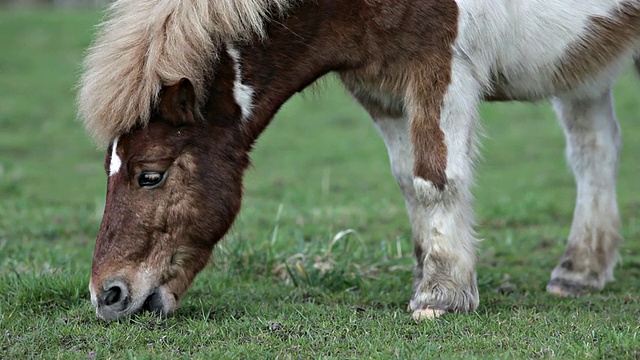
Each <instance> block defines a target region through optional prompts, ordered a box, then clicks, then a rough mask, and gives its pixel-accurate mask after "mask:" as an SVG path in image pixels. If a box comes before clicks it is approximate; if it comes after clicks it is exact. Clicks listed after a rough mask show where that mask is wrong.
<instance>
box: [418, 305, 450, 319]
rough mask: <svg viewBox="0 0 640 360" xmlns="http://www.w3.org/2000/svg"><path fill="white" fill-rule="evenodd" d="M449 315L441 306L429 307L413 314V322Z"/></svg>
mask: <svg viewBox="0 0 640 360" xmlns="http://www.w3.org/2000/svg"><path fill="white" fill-rule="evenodd" d="M446 313H447V310H446V309H443V308H441V307H439V306H427V307H426V308H425V309H420V310H416V311H414V312H413V315H412V317H413V320H415V321H416V322H421V321H422V320H425V319H427V320H433V319H437V318H439V317H440V316H442V315H444V314H446Z"/></svg>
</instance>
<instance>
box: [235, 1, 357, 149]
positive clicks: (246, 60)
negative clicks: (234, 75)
mask: <svg viewBox="0 0 640 360" xmlns="http://www.w3.org/2000/svg"><path fill="white" fill-rule="evenodd" d="M340 5H349V1H347V0H344V1H335V0H334V1H331V0H319V1H309V2H304V3H303V4H302V5H300V6H298V7H297V8H295V9H294V10H292V12H291V13H289V14H288V15H287V16H286V17H284V18H282V19H277V20H274V21H272V22H270V23H269V24H268V25H267V38H266V39H265V40H260V41H254V42H252V43H249V44H235V45H234V49H236V50H237V55H238V58H239V63H240V65H241V74H242V81H243V83H246V84H247V86H250V87H251V91H252V95H253V102H252V104H251V105H252V106H251V108H252V114H251V116H250V117H249V118H248V119H247V121H246V123H245V125H246V130H247V134H248V135H249V137H250V139H249V140H250V142H253V141H255V139H257V137H258V136H259V135H260V134H261V133H262V131H264V129H265V128H266V127H267V126H268V125H269V123H270V122H271V119H272V118H273V116H274V115H275V113H276V112H277V111H278V110H279V109H280V107H281V106H282V105H283V104H284V103H285V102H286V101H287V100H288V99H289V98H291V97H292V96H293V95H294V94H295V93H297V92H300V91H302V90H303V89H304V88H306V87H307V86H309V85H310V84H311V83H313V82H314V81H315V80H317V79H318V78H319V77H321V76H323V75H325V74H327V73H328V72H331V71H335V70H341V69H345V68H352V67H354V66H356V64H357V63H358V62H361V60H360V57H361V56H362V53H363V51H360V50H361V49H358V47H362V46H363V45H362V44H359V43H358V36H356V35H355V32H356V31H358V29H357V27H356V26H354V25H351V24H358V23H357V22H353V20H349V18H350V17H354V16H357V14H356V11H353V10H349V9H348V6H340ZM336 23H342V24H350V25H348V26H336ZM359 27H360V28H362V26H361V25H360V26H359ZM356 49H358V51H355V52H354V51H353V50H356Z"/></svg>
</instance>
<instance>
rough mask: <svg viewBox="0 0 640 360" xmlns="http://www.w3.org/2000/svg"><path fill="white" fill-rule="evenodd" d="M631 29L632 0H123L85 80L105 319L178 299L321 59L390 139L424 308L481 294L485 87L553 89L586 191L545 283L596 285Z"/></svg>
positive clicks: (321, 70) (551, 287)
mask: <svg viewBox="0 0 640 360" xmlns="http://www.w3.org/2000/svg"><path fill="white" fill-rule="evenodd" d="M639 39H640V0H546V1H539V0H528V1H520V2H513V1H510V0H395V1H390V0H314V1H305V0H300V1H296V0H216V1H211V0H182V1H164V2H159V1H155V0H120V1H116V2H115V3H114V4H113V5H112V6H111V8H110V10H109V14H108V20H107V21H106V22H105V23H104V24H103V25H102V28H101V30H100V32H99V34H98V37H97V39H96V41H95V43H94V45H93V47H92V48H91V50H90V52H89V54H88V56H87V59H86V62H85V70H84V75H83V77H82V82H81V89H80V94H79V107H80V113H81V115H82V117H83V118H84V121H85V124H86V127H87V128H88V130H89V132H91V133H92V134H93V135H94V136H95V138H96V140H97V142H98V143H99V144H102V145H107V144H108V149H107V152H106V160H105V171H106V172H107V175H108V185H107V199H106V207H105V212H104V217H103V220H102V223H101V226H100V230H99V233H98V237H97V241H96V247H95V253H94V258H93V268H92V272H91V283H90V290H91V301H92V303H93V305H94V306H95V307H96V313H97V315H98V317H100V318H102V319H105V320H116V319H119V318H121V317H123V316H126V315H128V314H132V313H135V312H137V311H139V310H143V309H146V310H151V311H154V312H158V313H161V314H170V313H171V312H173V311H174V310H175V309H176V307H177V304H178V301H179V299H180V297H181V296H182V295H183V294H184V292H185V291H186V290H187V288H188V287H189V285H190V284H191V282H192V281H193V279H194V277H195V276H196V274H197V273H198V272H199V271H200V270H201V269H202V268H203V267H204V266H205V264H206V263H207V261H208V259H209V256H210V253H211V250H212V248H213V246H214V245H215V244H216V242H218V241H219V240H220V239H221V238H222V237H223V236H224V235H225V233H226V232H227V230H228V229H229V228H230V226H231V225H232V223H233V221H234V218H235V217H236V215H237V213H238V211H239V210H240V204H241V199H242V178H243V173H244V171H245V169H246V168H247V166H248V165H249V152H250V150H251V148H252V145H253V144H254V142H255V141H256V139H257V138H258V136H259V135H260V134H261V133H262V132H263V131H264V129H265V128H266V127H267V126H268V125H269V123H270V121H271V119H272V118H273V116H274V114H275V113H276V112H277V111H278V109H279V108H280V106H281V105H282V104H283V103H284V102H285V101H286V100H287V99H289V97H291V96H292V95H293V94H294V93H296V92H298V91H300V90H302V89H304V88H305V87H306V86H308V85H309V84H311V83H312V82H314V81H315V80H316V79H317V78H319V77H320V76H322V75H324V74H326V73H328V72H336V73H337V74H338V75H339V77H340V79H341V80H342V82H343V83H344V85H345V87H346V88H347V89H348V90H349V91H350V92H351V93H352V94H353V96H354V97H355V99H357V101H359V102H360V103H361V104H362V106H364V107H365V109H366V110H368V112H369V113H370V114H371V117H372V118H373V121H374V123H375V125H376V127H377V128H378V130H379V132H380V134H381V135H382V138H383V139H384V141H385V143H386V145H387V148H388V152H389V157H390V160H391V169H392V172H393V175H394V176H395V178H396V179H397V181H398V184H399V185H400V188H401V190H402V193H403V195H404V197H405V200H406V204H407V209H408V213H409V219H410V222H411V226H412V232H413V243H414V247H415V256H416V260H417V261H416V270H415V275H414V279H413V290H414V294H413V296H412V297H411V299H410V302H409V307H410V309H411V311H412V313H413V317H414V318H415V319H416V320H420V319H424V318H433V317H438V316H441V315H443V314H445V313H447V312H469V311H474V310H475V309H476V308H477V306H478V289H477V284H476V256H475V246H474V244H475V242H476V238H475V237H474V231H473V211H472V208H471V201H472V196H471V191H470V184H471V183H472V181H473V180H472V179H473V163H474V158H475V156H476V152H477V148H476V143H477V140H476V132H477V128H478V127H479V125H478V122H479V121H478V104H479V103H480V102H481V101H484V100H503V101H506V100H519V101H535V100H541V99H546V98H549V99H551V101H552V103H553V105H554V108H555V110H556V112H557V114H558V117H559V119H560V122H561V124H562V127H563V129H564V132H565V134H566V138H567V155H568V159H569V163H570V165H571V168H572V169H573V172H574V174H575V178H576V183H577V187H578V195H577V200H576V207H575V213H574V219H573V225H572V227H571V232H570V234H569V240H568V244H567V247H566V250H565V253H564V255H563V256H562V257H561V258H560V261H559V263H558V265H557V266H556V268H555V269H553V271H552V273H551V278H550V281H549V284H548V286H547V290H548V291H550V292H551V293H554V294H557V295H560V296H575V295H579V294H581V293H582V292H584V291H585V290H592V289H595V290H600V289H602V288H603V287H604V286H605V283H606V282H607V281H610V280H613V268H614V265H615V263H616V259H617V246H618V244H619V243H620V241H621V236H620V219H619V215H618V208H617V200H616V190H615V188H616V176H617V166H618V158H619V149H620V130H619V128H618V124H617V121H616V117H615V114H614V110H613V106H612V98H611V86H612V84H613V83H614V81H615V79H616V76H617V75H618V73H619V71H620V69H621V67H622V66H623V64H624V63H625V60H626V59H628V58H630V57H632V55H633V53H634V51H635V50H636V48H637V47H638V40H639ZM514 126H515V124H514Z"/></svg>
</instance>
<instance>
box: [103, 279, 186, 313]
mask: <svg viewBox="0 0 640 360" xmlns="http://www.w3.org/2000/svg"><path fill="white" fill-rule="evenodd" d="M92 285H93V284H91V285H90V291H91V303H92V304H93V306H94V307H95V308H96V316H97V317H98V318H100V319H102V320H105V321H116V320H119V319H121V318H123V317H126V316H128V315H132V314H135V313H137V312H141V311H148V312H152V313H154V314H157V315H161V316H168V315H170V314H171V313H172V312H173V311H174V310H175V308H176V306H177V301H176V297H175V296H174V295H173V294H172V293H170V292H169V291H168V290H167V289H166V287H165V286H160V287H153V288H150V289H147V290H146V291H144V292H140V294H139V295H134V294H133V293H132V291H131V288H130V287H129V285H128V284H127V283H126V282H125V281H123V280H121V279H114V280H109V281H105V282H104V285H103V286H102V287H100V288H98V289H94V286H92Z"/></svg>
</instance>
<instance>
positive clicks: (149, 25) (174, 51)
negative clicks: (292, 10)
mask: <svg viewBox="0 0 640 360" xmlns="http://www.w3.org/2000/svg"><path fill="white" fill-rule="evenodd" d="M296 1H298V0H118V1H116V2H115V3H113V5H111V7H110V8H109V10H108V14H107V16H108V19H107V21H105V22H104V23H103V24H102V25H101V28H100V31H99V33H98V36H97V39H96V41H95V43H94V45H93V46H92V47H91V49H90V50H89V53H88V55H87V57H86V59H85V63H84V73H83V75H82V79H81V82H80V90H79V94H78V107H79V112H80V116H81V117H82V119H83V121H84V123H85V126H86V128H87V130H88V131H89V132H90V133H91V134H92V135H93V136H94V138H95V140H96V142H97V143H98V144H99V145H100V146H104V145H106V144H107V143H108V142H109V141H111V140H113V139H114V138H115V137H117V136H119V135H120V134H122V133H125V132H127V131H129V130H130V129H131V128H133V127H134V126H136V125H138V124H142V125H145V124H146V123H147V122H148V121H149V117H150V114H151V110H152V107H153V106H154V105H155V104H156V103H157V101H158V95H159V92H160V89H161V88H162V86H163V85H173V84H175V83H177V82H178V81H179V80H180V79H181V78H188V79H189V80H191V82H192V83H193V85H194V87H195V91H196V95H197V97H198V105H201V104H202V102H203V100H204V96H205V95H206V94H205V90H204V78H205V76H206V74H207V73H208V72H209V71H210V70H211V65H212V63H213V62H214V61H215V59H216V57H217V51H218V49H219V48H220V44H221V43H222V42H224V41H237V40H243V39H247V38H250V37H252V36H260V37H263V36H264V23H265V21H266V20H267V19H268V18H269V17H270V16H272V15H274V14H278V13H282V12H283V11H285V10H286V9H287V8H288V7H290V6H292V5H293V4H294V3H295V2H296Z"/></svg>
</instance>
